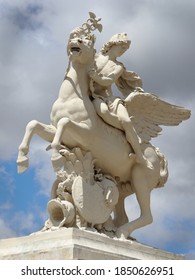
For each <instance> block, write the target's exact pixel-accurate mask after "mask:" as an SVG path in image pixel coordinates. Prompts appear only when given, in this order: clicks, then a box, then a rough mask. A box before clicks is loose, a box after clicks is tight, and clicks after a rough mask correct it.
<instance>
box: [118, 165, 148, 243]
mask: <svg viewBox="0 0 195 280" xmlns="http://www.w3.org/2000/svg"><path fill="white" fill-rule="evenodd" d="M140 169H142V170H140ZM145 169H146V168H145ZM144 173H145V172H144V170H143V168H140V167H139V166H138V165H137V166H135V167H134V169H133V172H132V184H133V189H134V191H135V194H136V198H137V201H138V203H139V206H140V211H141V214H140V217H139V218H137V219H136V220H134V221H131V222H129V223H126V224H124V225H122V226H120V227H119V228H118V229H117V232H116V235H117V237H118V238H128V236H129V235H130V234H131V233H132V232H133V231H134V230H136V229H138V228H141V227H144V226H146V225H149V224H151V223H152V221H153V218H152V213H151V209H150V193H151V190H150V188H149V186H148V185H147V180H146V178H145V176H144Z"/></svg>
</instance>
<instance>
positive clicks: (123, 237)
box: [116, 226, 129, 240]
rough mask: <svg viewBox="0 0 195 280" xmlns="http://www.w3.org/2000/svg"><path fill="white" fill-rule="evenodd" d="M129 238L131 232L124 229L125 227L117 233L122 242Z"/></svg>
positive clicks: (120, 228)
mask: <svg viewBox="0 0 195 280" xmlns="http://www.w3.org/2000/svg"><path fill="white" fill-rule="evenodd" d="M128 236H129V232H128V231H127V230H125V229H123V226H121V227H119V228H118V229H117V231H116V237H117V238H119V239H121V240H126V239H127V238H128Z"/></svg>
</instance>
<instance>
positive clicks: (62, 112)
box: [51, 75, 89, 126]
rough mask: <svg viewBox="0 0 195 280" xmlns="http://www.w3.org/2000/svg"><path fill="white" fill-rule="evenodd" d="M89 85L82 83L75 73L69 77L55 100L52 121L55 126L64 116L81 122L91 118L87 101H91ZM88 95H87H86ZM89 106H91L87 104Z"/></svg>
mask: <svg viewBox="0 0 195 280" xmlns="http://www.w3.org/2000/svg"><path fill="white" fill-rule="evenodd" d="M87 93H88V87H87V86H85V84H84V83H82V85H81V83H80V81H78V78H76V77H74V75H72V76H71V78H70V77H67V78H66V79H65V80H64V82H63V83H62V85H61V88H60V92H59V97H58V99H57V100H56V101H55V103H54V104H53V107H52V111H51V122H52V124H53V125H54V126H56V125H57V123H58V121H59V120H60V119H61V118H63V117H68V118H70V119H71V120H73V121H76V122H81V121H86V120H88V119H89V114H88V111H87V110H86V103H89V101H88V99H89V98H88V97H87ZM84 95H86V97H85V96H84ZM87 107H89V106H87Z"/></svg>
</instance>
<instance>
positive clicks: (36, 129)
mask: <svg viewBox="0 0 195 280" xmlns="http://www.w3.org/2000/svg"><path fill="white" fill-rule="evenodd" d="M34 134H37V135H39V136H40V137H41V138H43V139H44V140H46V141H48V142H51V141H52V140H53V137H54V134H55V127H54V126H52V125H46V124H43V123H40V122H38V121H36V120H32V121H30V122H29V123H28V124H27V126H26V131H25V134H24V137H23V140H22V142H21V144H20V146H19V149H18V150H19V151H18V158H17V165H18V173H22V172H24V171H25V170H26V169H27V168H28V157H27V155H28V152H29V145H30V141H31V139H32V136H33V135H34Z"/></svg>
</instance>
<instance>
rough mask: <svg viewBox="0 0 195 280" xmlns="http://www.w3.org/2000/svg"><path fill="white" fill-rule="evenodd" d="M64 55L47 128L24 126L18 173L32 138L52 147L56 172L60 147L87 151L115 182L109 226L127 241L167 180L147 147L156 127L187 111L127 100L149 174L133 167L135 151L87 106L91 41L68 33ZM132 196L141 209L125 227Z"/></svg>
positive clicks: (162, 162) (134, 96) (144, 99)
mask: <svg viewBox="0 0 195 280" xmlns="http://www.w3.org/2000/svg"><path fill="white" fill-rule="evenodd" d="M68 53H69V56H70V63H71V64H70V67H69V68H68V70H67V73H66V76H65V79H64V81H63V82H62V85H61V87H60V90H59V96H58V98H57V100H56V101H55V103H54V104H53V107H52V110H51V115H50V117H51V123H50V124H44V123H41V122H39V121H37V120H32V121H30V122H29V123H28V124H27V126H26V131H25V134H24V137H23V140H22V142H21V144H20V146H19V152H18V158H17V164H18V172H19V173H21V172H24V171H25V170H26V169H27V168H28V151H29V145H30V141H31V138H32V136H33V135H34V134H37V135H38V136H40V137H41V138H42V139H44V140H46V141H47V142H49V143H51V144H50V146H51V149H52V158H51V159H52V162H53V165H54V167H55V169H56V170H57V169H58V168H59V167H60V165H61V160H62V155H61V154H60V152H59V151H60V149H61V146H62V145H63V146H65V147H67V148H69V149H72V148H74V147H79V148H80V149H82V150H84V151H90V152H91V153H92V155H93V157H94V158H95V159H96V162H95V165H96V167H97V168H100V169H101V171H102V173H104V174H110V175H111V176H113V177H114V178H117V181H118V188H119V201H118V204H117V205H116V209H115V218H114V222H115V225H116V226H117V228H118V229H117V232H116V234H117V236H118V237H124V238H127V237H128V236H129V235H130V234H131V233H132V231H134V230H135V229H138V228H140V227H143V226H145V225H148V224H150V223H151V222H152V213H151V209H150V192H151V191H152V189H154V188H156V187H160V186H163V185H164V183H165V182H166V180H167V174H168V173H167V162H166V159H165V158H164V156H163V155H162V154H161V153H160V152H159V150H158V149H156V148H155V147H154V146H152V145H151V143H150V142H149V141H150V139H151V137H155V136H157V135H158V134H159V132H160V130H161V128H160V125H178V124H179V123H180V122H181V121H183V120H186V119H188V118H189V116H190V111H189V110H186V109H184V108H182V107H178V106H174V105H171V104H169V103H167V102H164V101H162V100H160V99H159V98H158V97H157V96H155V95H153V94H150V93H140V92H134V93H131V94H130V95H129V96H127V98H126V102H127V107H128V111H130V112H131V115H134V125H135V128H136V130H137V133H138V134H139V135H141V137H142V139H143V138H144V141H143V142H142V144H141V149H142V152H143V154H144V156H145V157H146V159H147V160H148V161H150V163H151V164H152V166H153V168H152V169H151V168H148V167H147V166H143V165H141V164H139V163H136V162H135V160H134V157H133V156H132V157H131V156H129V154H131V153H132V154H133V152H134V151H133V149H132V147H131V146H130V144H129V143H128V142H127V140H126V137H125V134H124V132H123V131H121V130H119V129H117V128H114V127H112V126H110V125H108V124H107V123H105V122H104V121H103V120H102V119H101V118H100V117H99V116H98V115H97V113H96V111H95V109H94V106H93V103H92V101H91V97H90V95H91V92H90V87H89V84H90V78H89V75H88V71H89V68H90V67H91V65H93V64H94V55H95V48H94V37H93V36H91V35H89V34H88V35H85V36H84V35H83V34H82V36H80V35H79V32H72V33H71V36H70V39H69V42H68ZM133 193H135V195H136V198H137V201H138V203H139V206H140V216H139V217H138V218H137V219H136V220H133V221H128V218H127V215H126V212H125V208H124V199H125V198H126V197H127V196H129V195H130V194H133Z"/></svg>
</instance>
